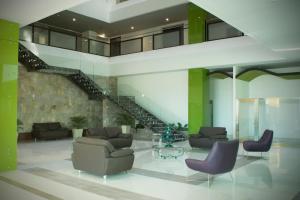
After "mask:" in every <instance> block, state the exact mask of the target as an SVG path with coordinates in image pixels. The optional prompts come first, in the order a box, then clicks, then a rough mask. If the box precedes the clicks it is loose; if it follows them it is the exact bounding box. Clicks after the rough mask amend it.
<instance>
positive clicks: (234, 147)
mask: <svg viewBox="0 0 300 200" xmlns="http://www.w3.org/2000/svg"><path fill="white" fill-rule="evenodd" d="M238 148H239V141H238V140H231V141H224V142H220V141H217V142H215V143H214V145H213V147H212V150H211V151H210V152H209V154H208V156H207V157H206V159H205V160H196V159H186V160H185V163H186V165H187V166H188V167H189V168H191V169H193V170H196V171H200V172H205V173H207V174H208V184H209V175H210V174H211V175H215V174H222V173H226V172H230V171H231V170H232V169H233V167H234V165H235V161H236V157H237V152H238Z"/></svg>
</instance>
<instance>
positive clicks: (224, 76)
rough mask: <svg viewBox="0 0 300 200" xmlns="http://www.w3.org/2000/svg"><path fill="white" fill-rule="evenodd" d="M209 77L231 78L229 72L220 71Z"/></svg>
mask: <svg viewBox="0 0 300 200" xmlns="http://www.w3.org/2000/svg"><path fill="white" fill-rule="evenodd" d="M209 77H211V78H217V79H225V78H231V77H230V75H229V74H225V73H220V72H216V73H212V74H210V75H209Z"/></svg>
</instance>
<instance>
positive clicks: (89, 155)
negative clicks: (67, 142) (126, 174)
mask: <svg viewBox="0 0 300 200" xmlns="http://www.w3.org/2000/svg"><path fill="white" fill-rule="evenodd" d="M133 161H134V152H133V150H132V149H115V148H114V147H113V146H112V145H111V144H110V143H109V142H108V141H107V140H102V139H95V138H87V137H81V138H77V139H76V140H75V142H73V153H72V163H73V167H74V168H75V169H77V170H83V171H87V172H90V173H93V174H97V175H102V176H104V177H105V176H106V175H111V174H116V173H119V172H122V171H127V170H130V169H131V168H132V165H133Z"/></svg>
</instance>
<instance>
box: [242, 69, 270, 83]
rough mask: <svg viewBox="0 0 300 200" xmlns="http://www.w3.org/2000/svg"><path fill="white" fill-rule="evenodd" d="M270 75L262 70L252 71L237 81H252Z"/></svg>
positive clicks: (243, 74)
mask: <svg viewBox="0 0 300 200" xmlns="http://www.w3.org/2000/svg"><path fill="white" fill-rule="evenodd" d="M265 74H268V73H266V72H265V71H261V70H250V71H247V72H245V73H242V74H241V75H240V76H237V79H240V80H243V81H252V80H253V79H255V78H257V77H259V76H261V75H265Z"/></svg>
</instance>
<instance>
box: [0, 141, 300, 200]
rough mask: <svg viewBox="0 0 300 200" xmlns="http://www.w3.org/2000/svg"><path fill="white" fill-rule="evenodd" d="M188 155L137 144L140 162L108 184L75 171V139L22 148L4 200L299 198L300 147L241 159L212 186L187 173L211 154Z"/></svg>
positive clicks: (0, 188)
mask: <svg viewBox="0 0 300 200" xmlns="http://www.w3.org/2000/svg"><path fill="white" fill-rule="evenodd" d="M176 145H178V146H181V147H184V149H185V153H184V155H182V156H180V157H178V158H177V159H174V158H167V159H163V158H160V157H158V156H157V154H156V153H155V152H154V151H153V149H152V148H151V147H152V143H151V142H145V141H134V143H133V149H134V150H135V162H134V166H133V169H132V170H130V171H128V172H127V173H120V174H117V175H112V176H108V177H107V178H106V179H104V178H103V177H101V176H95V175H92V174H88V173H86V172H79V171H77V170H74V169H73V167H72V162H71V160H70V154H71V152H72V140H59V141H42V142H37V143H34V142H28V143H20V144H18V170H16V171H10V172H4V173H0V199H1V200H15V199H16V200H17V199H22V200H27V199H28V200H29V199H30V200H33V199H50V200H52V199H55V200H56V199H70V200H71V199H72V200H73V199H75V200H76V199H81V200H88V199H91V200H93V199H120V200H123V199H124V200H127V199H132V200H135V199H137V200H148V199H149V200H156V199H165V200H185V199H187V200H194V199H195V200H196V199H197V200H198V199H238V200H242V199H255V200H259V199H278V200H279V199H280V200H281V199H284V200H294V199H299V197H300V172H299V171H300V157H299V155H300V147H299V145H297V144H291V145H289V144H288V143H276V142H275V143H274V144H273V146H272V148H271V151H270V152H269V153H265V154H263V158H260V157H259V156H260V153H251V154H248V156H247V157H246V156H244V155H243V150H242V146H241V145H240V149H239V155H238V158H237V163H236V166H235V169H234V170H233V171H232V177H231V176H230V174H229V173H227V174H222V175H218V176H216V177H214V180H213V183H212V185H211V186H210V187H208V182H207V175H206V174H203V173H197V172H195V171H192V170H190V169H188V168H187V167H186V165H185V163H184V159H186V158H188V157H189V158H198V159H204V158H205V157H206V155H207V153H208V151H207V150H201V149H191V148H190V147H189V145H188V143H187V142H181V143H176Z"/></svg>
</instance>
